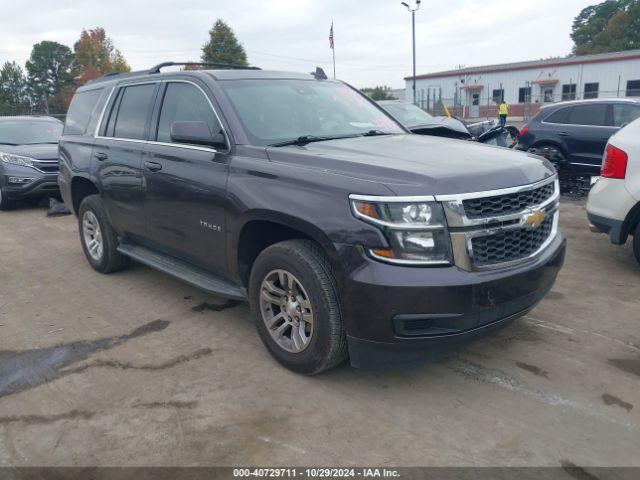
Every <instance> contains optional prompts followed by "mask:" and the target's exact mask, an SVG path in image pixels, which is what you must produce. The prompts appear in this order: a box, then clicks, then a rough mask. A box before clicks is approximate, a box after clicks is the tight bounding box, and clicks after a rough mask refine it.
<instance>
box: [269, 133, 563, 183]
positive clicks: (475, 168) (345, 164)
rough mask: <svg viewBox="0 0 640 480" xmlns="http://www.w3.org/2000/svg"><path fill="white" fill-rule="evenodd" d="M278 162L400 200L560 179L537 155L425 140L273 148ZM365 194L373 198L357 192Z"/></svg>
mask: <svg viewBox="0 0 640 480" xmlns="http://www.w3.org/2000/svg"><path fill="white" fill-rule="evenodd" d="M267 154H268V155H269V158H270V160H272V161H274V162H282V163H290V164H295V165H297V166H300V167H306V168H311V169H318V170H323V171H325V172H326V173H330V174H334V175H343V176H348V177H354V178H360V179H363V180H367V181H375V182H378V183H382V184H384V185H386V186H387V187H388V188H390V189H391V190H392V191H393V192H394V193H395V194H396V195H447V194H456V193H468V192H480V191H486V190H495V189H500V188H508V187H515V186H520V185H527V184H530V183H534V182H537V181H540V180H543V179H544V178H547V177H549V176H552V175H554V174H555V170H554V169H553V167H552V166H551V164H550V163H549V162H547V161H546V160H544V159H542V158H541V157H537V156H534V155H530V154H526V153H521V152H516V151H513V150H510V149H505V148H499V147H492V146H488V145H483V144H479V143H475V142H468V141H465V140H451V139H446V138H439V137H430V136H421V135H389V136H379V137H357V138H348V139H340V140H329V141H324V142H315V143H309V144H307V145H305V146H287V147H268V148H267ZM354 193H362V194H366V193H368V192H354Z"/></svg>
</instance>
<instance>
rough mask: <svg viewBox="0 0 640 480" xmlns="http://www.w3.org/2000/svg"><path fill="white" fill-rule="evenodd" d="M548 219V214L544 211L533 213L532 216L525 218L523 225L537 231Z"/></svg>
mask: <svg viewBox="0 0 640 480" xmlns="http://www.w3.org/2000/svg"><path fill="white" fill-rule="evenodd" d="M546 217H547V214H546V213H545V212H544V211H543V210H537V211H535V212H533V213H532V214H531V215H529V216H528V217H525V218H524V222H523V225H524V227H525V228H529V229H531V230H535V229H537V228H538V227H540V225H542V222H544V219H545V218H546Z"/></svg>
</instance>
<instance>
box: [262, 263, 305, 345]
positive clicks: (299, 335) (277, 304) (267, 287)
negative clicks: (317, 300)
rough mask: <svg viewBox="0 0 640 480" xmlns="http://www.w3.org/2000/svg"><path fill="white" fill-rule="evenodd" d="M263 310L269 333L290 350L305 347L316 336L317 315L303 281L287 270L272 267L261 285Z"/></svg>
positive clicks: (263, 318)
mask: <svg viewBox="0 0 640 480" xmlns="http://www.w3.org/2000/svg"><path fill="white" fill-rule="evenodd" d="M260 312H261V313H262V320H263V321H264V323H265V325H266V327H267V330H268V331H269V334H270V335H271V337H272V338H273V340H274V341H275V342H276V343H277V344H278V346H279V347H280V348H282V349H283V350H286V351H287V352H291V353H300V352H302V351H303V350H305V349H306V348H307V347H308V346H309V344H310V342H311V338H312V337H313V331H314V326H313V322H314V314H313V308H312V306H311V301H310V299H309V295H308V294H307V292H306V291H305V289H304V287H303V286H302V283H301V282H300V280H298V279H297V278H296V277H295V275H293V274H292V273H291V272H288V271H286V270H272V271H271V272H269V273H268V274H267V275H266V276H265V278H264V280H263V281H262V285H261V286H260Z"/></svg>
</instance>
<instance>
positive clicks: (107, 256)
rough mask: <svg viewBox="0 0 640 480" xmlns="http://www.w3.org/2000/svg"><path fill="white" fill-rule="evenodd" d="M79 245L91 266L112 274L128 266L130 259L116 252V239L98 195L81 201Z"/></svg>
mask: <svg viewBox="0 0 640 480" xmlns="http://www.w3.org/2000/svg"><path fill="white" fill-rule="evenodd" d="M78 226H79V230H80V243H82V249H83V250H84V254H85V256H86V257H87V260H88V261H89V263H90V264H91V266H92V267H93V268H94V269H95V270H97V271H98V272H101V273H112V272H117V271H118V270H122V269H124V268H126V267H127V266H129V263H130V259H129V258H128V257H126V256H124V255H122V254H121V253H119V252H118V250H117V248H118V239H117V237H116V234H115V232H114V231H113V228H111V225H110V224H109V221H108V220H107V214H106V212H105V210H104V207H103V206H102V200H101V199H100V195H90V196H88V197H86V198H85V199H84V200H82V203H81V204H80V209H79V211H78Z"/></svg>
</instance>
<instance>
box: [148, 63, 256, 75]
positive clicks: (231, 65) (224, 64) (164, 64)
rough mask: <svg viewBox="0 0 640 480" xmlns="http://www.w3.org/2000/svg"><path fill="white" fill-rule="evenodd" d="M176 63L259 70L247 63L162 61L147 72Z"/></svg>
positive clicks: (156, 70) (175, 64) (153, 71)
mask: <svg viewBox="0 0 640 480" xmlns="http://www.w3.org/2000/svg"><path fill="white" fill-rule="evenodd" d="M178 65H184V66H187V65H201V66H203V67H216V68H222V69H230V70H231V69H233V70H260V68H259V67H252V66H249V65H236V64H233V63H216V62H163V63H159V64H158V65H156V66H155V67H152V68H150V69H149V70H148V72H147V73H150V74H154V73H160V70H161V69H162V68H164V67H175V66H178Z"/></svg>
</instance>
